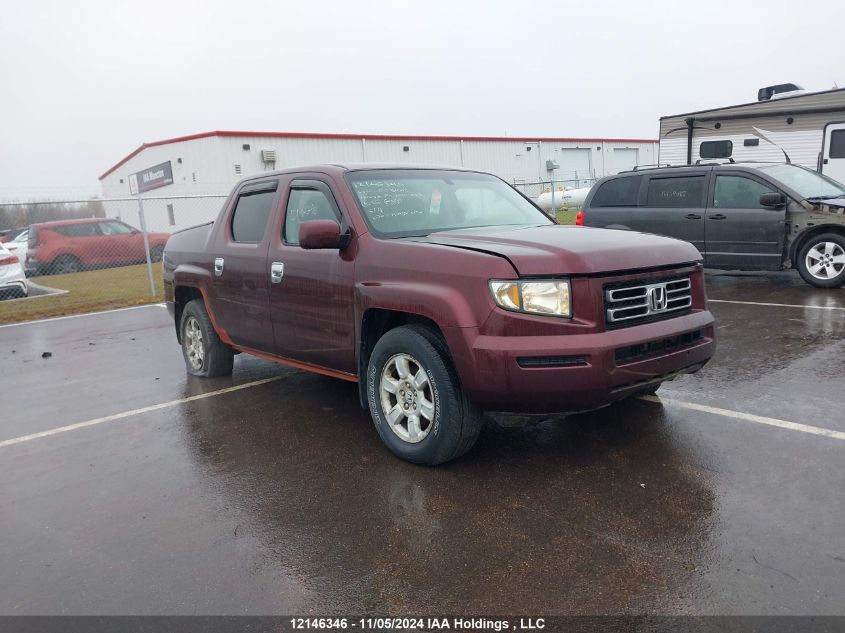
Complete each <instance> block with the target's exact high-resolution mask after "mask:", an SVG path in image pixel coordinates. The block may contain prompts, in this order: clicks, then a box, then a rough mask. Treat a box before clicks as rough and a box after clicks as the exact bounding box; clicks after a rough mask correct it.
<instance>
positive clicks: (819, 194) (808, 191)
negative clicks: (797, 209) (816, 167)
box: [760, 165, 845, 200]
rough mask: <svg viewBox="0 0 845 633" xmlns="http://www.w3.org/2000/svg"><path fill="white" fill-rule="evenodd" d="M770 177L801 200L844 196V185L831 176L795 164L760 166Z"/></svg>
mask: <svg viewBox="0 0 845 633" xmlns="http://www.w3.org/2000/svg"><path fill="white" fill-rule="evenodd" d="M760 171H762V172H765V173H766V174H768V175H769V176H771V177H772V178H775V179H777V180H779V181H780V182H782V183H783V184H784V185H786V186H787V187H789V188H790V189H792V190H793V191H795V192H796V193H797V194H798V195H799V196H801V198H802V199H803V200H810V199H813V198H822V199H823V198H839V197H840V196H845V186H843V185H841V184H840V183H838V182H836V181H835V180H833V179H832V178H828V177H827V176H822V175H821V174H820V173H818V172H815V171H810V170H809V169H806V168H804V167H798V166H797V165H768V166H765V167H760Z"/></svg>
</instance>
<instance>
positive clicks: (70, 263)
mask: <svg viewBox="0 0 845 633" xmlns="http://www.w3.org/2000/svg"><path fill="white" fill-rule="evenodd" d="M80 270H82V264H81V263H79V260H78V259H77V258H76V257H74V256H73V255H60V256H59V257H57V258H56V259H54V260H53V263H52V264H50V265H49V266H48V267H47V271H48V274H50V275H69V274H71V273H78V272H79V271H80Z"/></svg>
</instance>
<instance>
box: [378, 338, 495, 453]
mask: <svg viewBox="0 0 845 633" xmlns="http://www.w3.org/2000/svg"><path fill="white" fill-rule="evenodd" d="M367 397H368V400H369V406H370V414H371V415H372V418H373V423H374V424H375V427H376V430H377V431H378V434H379V436H380V437H381V439H382V441H383V442H384V443H385V445H386V446H387V447H388V448H389V449H390V450H391V451H392V452H393V453H394V454H395V455H396V456H398V457H400V458H402V459H404V460H406V461H409V462H412V463H415V464H425V465H429V466H433V465H435V464H442V463H443V462H448V461H450V460H452V459H455V458H457V457H460V456H461V455H463V454H464V453H466V452H467V451H468V450H469V449H470V448H472V446H473V445H474V444H475V442H476V440H477V439H478V435H479V433H480V432H481V426H482V416H481V411H480V410H479V409H478V407H476V406H475V405H473V404H472V403H470V402H469V400H468V399H467V398H466V395H465V394H464V392H463V390H462V389H461V386H460V382H459V380H458V375H457V372H456V371H455V368H454V366H453V365H452V360H451V357H450V356H449V352H448V349H447V347H446V343H445V342H444V341H443V339H442V338H441V337H440V335H439V334H438V333H436V332H434V331H433V330H431V329H429V328H426V327H423V326H418V325H406V326H401V327H398V328H395V329H393V330H390V331H389V332H387V333H386V334H385V335H384V336H382V337H381V338H380V339H379V341H378V343H376V346H375V349H374V350H373V353H372V355H371V356H370V360H369V363H368V366H367Z"/></svg>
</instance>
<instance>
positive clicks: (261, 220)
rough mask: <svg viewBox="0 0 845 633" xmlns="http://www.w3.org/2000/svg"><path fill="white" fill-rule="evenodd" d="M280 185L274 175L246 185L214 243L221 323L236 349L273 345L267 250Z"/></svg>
mask: <svg viewBox="0 0 845 633" xmlns="http://www.w3.org/2000/svg"><path fill="white" fill-rule="evenodd" d="M279 184H280V180H279V178H278V177H274V178H268V179H265V180H257V181H256V180H252V181H248V182H246V183H244V184H243V185H241V188H240V189H239V190H238V192H237V194H236V195H235V196H233V197H232V200H231V201H230V203H229V205H230V206H229V210H228V212H227V213H226V215H225V216H224V217H225V220H224V225H223V226H220V227H217V228H216V230H215V234H214V238H213V242H212V244H211V254H212V259H213V260H214V261H213V263H212V284H213V287H214V298H213V299H212V301H211V304H212V311H213V312H214V317H215V319H216V321H217V323H216V325H217V326H218V327H219V328H220V329H222V330H224V331H225V332H226V334H228V336H229V338H231V339H232V341H233V342H234V343H236V344H237V345H241V346H244V347H248V348H256V349H259V350H263V349H268V348H270V347H271V346H272V344H273V325H272V322H271V321H270V303H269V296H268V293H269V287H270V280H269V275H268V273H267V249H268V247H269V244H270V231H269V229H268V226H269V225H270V224H271V223H272V221H273V216H274V215H275V213H274V212H275V211H276V210H277V206H278V191H279V189H280V186H279Z"/></svg>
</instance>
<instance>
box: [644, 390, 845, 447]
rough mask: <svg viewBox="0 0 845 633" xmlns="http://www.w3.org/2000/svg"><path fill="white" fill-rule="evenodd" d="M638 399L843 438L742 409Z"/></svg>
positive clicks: (826, 430)
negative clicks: (735, 409) (745, 411)
mask: <svg viewBox="0 0 845 633" xmlns="http://www.w3.org/2000/svg"><path fill="white" fill-rule="evenodd" d="M640 400H645V401H646V402H654V403H656V404H666V405H669V406H672V407H678V408H680V409H689V410H691V411H701V412H702V413H711V414H713V415H720V416H723V417H727V418H734V419H736V420H743V421H745V422H755V423H756V424H766V425H768V426H776V427H779V428H781V429H789V430H790V431H800V432H802V433H811V434H813V435H821V436H823V437H829V438H831V439H834V440H845V433H843V432H842V431H833V430H831V429H825V428H822V427H820V426H810V425H809V424H800V423H798V422H789V421H787V420H778V419H777V418H768V417H766V416H763V415H754V414H753V413H743V412H742V411H732V410H731V409H720V408H719V407H711V406H708V405H706V404H696V403H695V402H684V401H683V400H675V399H673V398H661V397H659V396H640Z"/></svg>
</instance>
